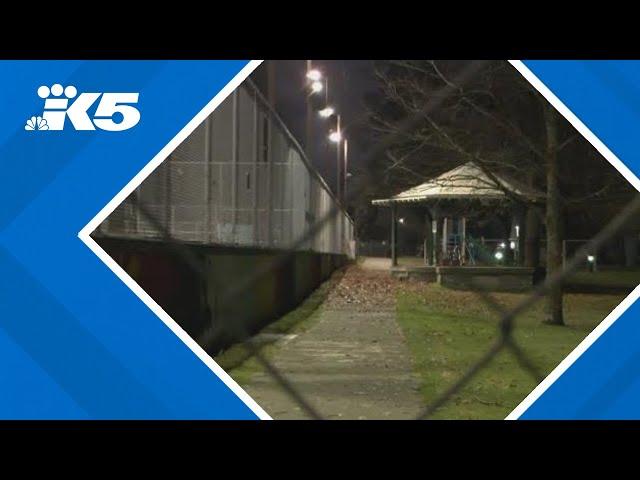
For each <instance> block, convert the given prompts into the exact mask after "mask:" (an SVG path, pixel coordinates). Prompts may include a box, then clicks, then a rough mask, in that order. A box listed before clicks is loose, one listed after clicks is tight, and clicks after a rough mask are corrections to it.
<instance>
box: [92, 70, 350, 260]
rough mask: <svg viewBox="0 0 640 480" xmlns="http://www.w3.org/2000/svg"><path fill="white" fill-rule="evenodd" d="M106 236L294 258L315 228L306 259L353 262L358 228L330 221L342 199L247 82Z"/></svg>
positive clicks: (343, 220)
mask: <svg viewBox="0 0 640 480" xmlns="http://www.w3.org/2000/svg"><path fill="white" fill-rule="evenodd" d="M132 195H136V196H137V201H138V203H140V204H142V205H144V208H145V210H146V211H148V212H150V213H151V214H152V215H153V216H154V218H155V219H156V221H155V223H154V222H149V221H148V220H146V219H145V216H144V215H142V214H140V212H139V211H138V210H137V208H136V207H135V205H133V204H132V202H131V198H128V199H127V200H125V202H123V203H122V204H121V205H120V206H119V207H118V208H117V209H116V210H115V211H114V212H113V213H112V214H111V215H110V216H109V218H108V219H107V220H106V221H105V222H104V223H103V224H102V225H101V226H100V227H99V229H98V232H97V233H98V234H101V235H105V236H112V237H125V238H135V239H158V238H160V237H161V236H162V235H161V231H160V229H159V228H158V225H161V226H162V227H163V228H166V229H167V230H168V231H169V232H170V233H171V236H172V237H173V238H174V239H176V240H180V241H184V242H190V243H199V244H215V245H229V246H243V247H258V248H276V249H288V248H291V246H292V245H293V244H294V243H295V242H296V241H297V240H298V239H299V238H301V237H303V236H304V235H305V234H306V233H307V232H308V231H309V229H310V228H311V227H312V226H313V225H314V224H315V223H316V222H324V223H323V226H322V228H321V229H320V230H319V231H318V232H317V234H316V235H314V236H313V237H312V238H310V239H309V240H308V241H307V242H305V243H304V244H303V245H301V246H299V247H298V249H299V250H312V251H316V252H319V253H343V254H351V253H352V252H351V249H352V248H353V224H352V222H351V219H350V218H349V217H348V216H347V215H346V214H345V213H344V212H343V211H342V210H338V213H337V215H334V217H333V218H331V219H329V220H328V221H325V217H326V216H327V215H328V213H329V212H330V211H331V210H332V208H333V206H334V205H335V198H334V197H333V196H332V194H331V193H330V190H329V188H328V187H327V185H326V183H325V182H324V180H322V178H321V177H320V176H319V175H318V174H317V172H315V170H313V169H312V168H311V167H310V166H309V164H308V162H307V161H306V160H305V158H304V155H303V153H302V150H301V148H300V146H299V144H298V143H297V142H296V141H295V139H294V138H293V136H292V135H291V134H290V133H289V131H288V130H287V128H286V127H285V126H284V124H283V123H282V121H281V120H280V119H279V118H278V117H277V116H276V115H275V114H274V113H273V112H272V111H271V110H270V108H269V107H268V106H267V104H266V102H265V101H264V99H263V98H262V97H261V95H260V94H259V93H258V92H257V90H256V89H255V88H254V86H253V85H252V84H251V83H249V82H245V84H243V85H242V86H241V87H240V88H238V89H237V90H236V91H235V92H234V93H233V94H232V95H230V96H229V97H228V98H227V99H226V100H225V101H224V102H223V103H222V104H221V105H220V106H219V107H218V108H217V109H216V111H215V112H214V113H213V114H212V115H211V116H209V118H207V120H206V121H205V122H204V123H203V124H202V125H200V126H199V127H198V128H197V129H196V130H195V131H194V132H193V133H192V134H191V135H190V136H189V138H187V140H185V141H184V142H183V143H182V144H181V145H180V146H179V147H178V148H177V149H176V150H175V151H174V152H173V153H172V154H171V155H170V156H169V158H168V159H167V160H166V161H165V162H163V163H162V165H161V166H160V167H158V169H157V170H155V171H154V172H153V173H152V174H151V175H150V176H149V177H148V178H147V179H146V180H145V181H144V182H143V183H142V185H141V186H140V187H139V188H138V189H137V190H136V191H135V192H134V193H133V194H132Z"/></svg>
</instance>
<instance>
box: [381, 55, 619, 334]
mask: <svg viewBox="0 0 640 480" xmlns="http://www.w3.org/2000/svg"><path fill="white" fill-rule="evenodd" d="M465 64H466V62H461V61H434V60H393V61H384V62H378V64H377V66H376V76H377V79H378V81H379V85H380V95H379V96H377V97H374V98H373V99H371V100H370V102H369V104H370V105H369V107H370V108H369V110H370V125H371V126H372V129H373V132H374V136H378V135H379V136H382V135H386V134H389V133H396V132H401V130H400V128H399V126H400V125H401V121H402V119H403V118H405V117H407V116H409V115H415V114H416V113H418V112H420V111H421V110H422V107H423V105H424V104H425V102H427V101H428V99H429V96H430V95H432V94H433V92H435V91H438V89H442V88H443V87H444V86H448V87H449V90H450V91H451V92H453V93H452V94H451V95H449V97H448V98H447V99H446V101H445V102H444V103H443V105H442V108H440V109H439V110H438V111H437V112H435V113H431V114H428V115H427V114H424V116H423V117H424V118H423V122H422V123H421V125H420V126H419V127H418V128H416V129H414V130H412V131H410V132H405V133H402V134H401V135H400V138H401V140H399V141H397V142H396V143H395V144H394V145H393V146H392V147H391V148H390V149H389V150H388V152H387V155H386V157H385V158H384V159H382V160H380V165H378V166H377V167H378V169H379V173H382V174H384V177H385V178H386V182H387V184H388V185H394V186H395V187H396V188H403V187H406V186H410V185H415V184H416V183H419V182H420V181H424V179H425V178H430V177H434V176H436V175H438V174H440V173H442V172H444V171H445V170H449V169H451V168H452V167H455V166H457V165H459V164H461V163H463V162H468V161H472V162H474V163H475V164H476V165H477V166H478V167H479V168H481V170H482V171H483V173H485V174H486V175H487V177H489V178H490V179H491V180H493V181H494V183H495V185H494V187H498V188H503V185H502V184H501V183H500V182H499V181H498V179H497V176H498V175H500V176H508V177H510V178H513V179H514V180H515V181H519V182H520V183H521V184H523V185H527V186H529V187H530V188H532V189H537V190H539V191H541V192H544V193H545V195H544V198H543V199H542V202H539V201H537V200H535V199H532V198H530V197H526V196H519V195H517V193H514V192H513V191H511V190H508V189H505V191H504V193H505V194H507V195H509V196H510V197H512V199H513V200H514V201H516V202H519V203H521V204H522V205H523V206H524V207H525V208H526V209H527V214H526V222H525V228H524V230H525V231H524V235H525V249H524V253H525V262H526V264H527V265H529V266H537V265H538V262H539V259H538V252H539V238H540V231H541V226H542V224H543V223H544V225H545V227H546V228H545V231H546V245H547V249H546V252H547V258H546V267H547V272H548V274H553V273H554V272H556V271H557V270H558V269H561V268H562V239H563V226H564V215H565V211H566V208H567V206H568V205H574V206H575V205H578V204H580V203H582V204H586V202H587V200H588V199H590V198H596V197H601V196H603V195H606V194H607V193H608V192H609V191H610V190H611V189H612V187H613V186H614V185H617V186H620V185H622V184H624V183H625V182H624V181H623V180H622V179H621V177H620V176H619V175H618V174H617V172H615V170H613V169H612V168H610V165H608V163H607V162H606V160H604V159H603V158H601V157H600V156H599V155H597V154H594V149H593V148H592V147H591V145H589V144H588V143H587V142H586V141H585V140H584V139H583V138H582V137H581V136H580V135H579V134H578V133H577V132H576V131H575V130H574V129H573V128H572V127H571V125H570V124H569V123H568V122H567V121H566V120H565V119H564V118H562V117H561V116H560V115H559V114H558V112H557V111H555V109H554V108H553V107H552V106H551V105H549V104H548V102H547V101H546V100H545V99H544V98H543V97H542V96H541V95H540V94H539V93H538V92H537V91H536V90H535V89H534V88H533V87H532V86H531V85H530V84H529V83H528V82H527V81H526V80H524V79H523V78H522V77H521V76H520V74H519V73H518V72H517V71H516V70H515V69H514V68H513V67H512V66H511V65H509V64H508V63H507V62H490V63H489V64H488V66H487V67H486V68H484V69H483V71H482V72H481V73H480V74H479V75H477V76H476V77H475V78H474V79H472V80H471V81H467V82H465V83H464V84H463V83H458V82H457V80H456V79H457V73H458V72H459V71H461V70H462V69H463V68H464V66H465ZM594 172H597V174H594ZM546 321H547V322H549V323H553V324H558V325H562V324H564V319H563V307H562V290H561V288H557V289H556V290H554V291H553V292H551V294H550V295H549V299H548V315H547V318H546Z"/></svg>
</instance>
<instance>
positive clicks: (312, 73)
mask: <svg viewBox="0 0 640 480" xmlns="http://www.w3.org/2000/svg"><path fill="white" fill-rule="evenodd" d="M307 78H308V79H309V80H311V81H312V82H317V81H318V80H320V79H321V78H322V72H320V70H317V69H315V68H314V69H313V70H309V71H308V72H307Z"/></svg>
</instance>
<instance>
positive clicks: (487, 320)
mask: <svg viewBox="0 0 640 480" xmlns="http://www.w3.org/2000/svg"><path fill="white" fill-rule="evenodd" d="M494 295H495V297H496V299H497V300H498V301H499V302H500V303H501V304H502V305H505V306H507V307H508V306H510V305H514V304H515V303H517V302H518V301H519V300H520V299H521V298H522V297H523V295H522V294H506V293H500V294H494ZM623 298H624V296H622V295H584V294H566V295H565V321H566V322H567V324H568V325H567V326H566V327H556V326H549V325H544V324H542V323H541V320H542V319H543V308H544V306H543V304H542V303H540V302H539V303H538V304H537V305H536V306H534V307H532V308H531V309H530V310H529V311H528V312H526V314H524V315H523V316H522V317H520V318H519V319H518V321H517V328H516V330H515V338H516V339H517V341H518V343H519V344H520V345H521V346H522V348H523V349H524V350H525V351H526V353H527V354H528V355H529V357H530V358H531V359H532V361H533V362H534V363H535V365H537V366H538V368H539V369H540V370H541V371H543V372H544V373H545V374H547V373H549V372H550V371H551V370H552V369H553V368H554V367H555V366H557V365H558V363H560V361H561V360H562V359H563V358H564V357H565V356H566V355H567V354H568V353H569V352H570V351H571V350H573V348H574V347H575V346H576V345H577V344H578V343H579V342H580V341H581V340H582V339H583V338H584V337H585V336H586V335H587V334H588V333H589V332H590V331H591V330H593V328H594V327H595V326H596V325H597V324H598V323H600V322H601V321H602V320H603V319H604V318H605V317H606V316H607V314H609V312H611V310H613V308H615V307H616V306H617V305H618V304H619V303H620V302H621V301H622V299H623ZM397 318H398V321H399V323H400V325H401V328H402V329H403V331H404V334H405V337H406V339H407V342H408V344H409V348H410V350H411V352H412V356H413V361H414V365H415V369H416V371H417V372H418V374H419V375H420V377H421V379H422V387H421V392H422V395H423V396H424V399H425V402H429V401H430V400H433V399H434V398H435V397H436V395H437V394H438V393H440V392H442V391H443V390H444V389H446V388H447V387H448V386H449V385H451V384H452V383H453V382H454V381H455V380H456V379H457V378H459V377H460V376H461V375H462V374H463V372H465V371H466V370H467V368H469V366H470V365H472V364H473V363H474V362H475V361H476V359H478V358H479V357H480V356H481V355H482V354H483V353H484V352H485V351H486V350H487V349H488V348H489V347H490V345H491V344H492V342H493V341H494V340H495V339H496V338H497V328H496V326H497V317H496V315H495V314H494V313H493V312H492V311H491V310H489V309H488V308H487V307H485V306H484V304H482V302H481V300H480V299H479V298H477V297H476V296H475V295H474V294H473V293H471V292H461V291H455V290H449V289H446V288H443V287H440V286H438V285H435V284H428V285H417V284H413V285H407V288H402V289H400V291H399V293H398V298H397ZM535 386H536V381H535V380H533V379H532V378H531V377H530V376H529V375H528V374H527V373H526V372H525V371H523V370H522V369H521V367H520V366H519V364H518V363H517V361H516V360H515V358H514V357H513V356H512V355H511V354H510V353H508V352H502V353H500V354H499V355H498V356H497V357H496V358H495V359H494V361H493V362H492V363H491V364H490V365H489V366H488V367H487V368H485V370H483V371H482V372H481V373H480V374H479V375H478V376H476V378H475V379H473V380H472V381H471V383H469V384H468V385H467V386H466V387H465V388H464V389H463V390H462V391H461V392H460V393H458V394H457V395H456V396H454V398H453V399H452V400H451V401H449V402H448V403H447V404H446V405H444V406H443V407H442V408H441V409H440V410H438V411H437V412H436V413H435V415H434V417H433V418H449V419H502V418H504V417H506V416H507V415H508V414H509V412H511V410H513V409H514V408H515V407H516V406H517V405H518V404H519V403H520V402H521V401H522V400H523V399H524V398H525V397H526V396H527V394H529V392H531V390H532V389H533V388H534V387H535Z"/></svg>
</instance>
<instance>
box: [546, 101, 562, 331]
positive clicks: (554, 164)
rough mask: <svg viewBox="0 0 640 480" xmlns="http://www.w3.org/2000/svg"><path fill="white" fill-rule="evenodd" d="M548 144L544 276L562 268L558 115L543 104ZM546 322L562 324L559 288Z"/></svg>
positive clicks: (552, 297)
mask: <svg viewBox="0 0 640 480" xmlns="http://www.w3.org/2000/svg"><path fill="white" fill-rule="evenodd" d="M544 112H545V115H544V117H545V128H546V134H547V142H546V143H547V145H546V149H545V155H546V159H547V162H546V163H547V164H546V170H547V212H546V217H547V276H551V275H554V274H556V273H557V272H559V271H560V270H562V199H561V197H560V186H559V183H558V149H557V147H558V139H557V114H556V112H555V111H554V110H553V107H552V106H551V105H545V109H544ZM546 322H547V323H550V324H553V325H564V317H563V311H562V287H561V286H560V287H556V288H554V289H553V290H551V292H549V294H548V299H547V316H546Z"/></svg>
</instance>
